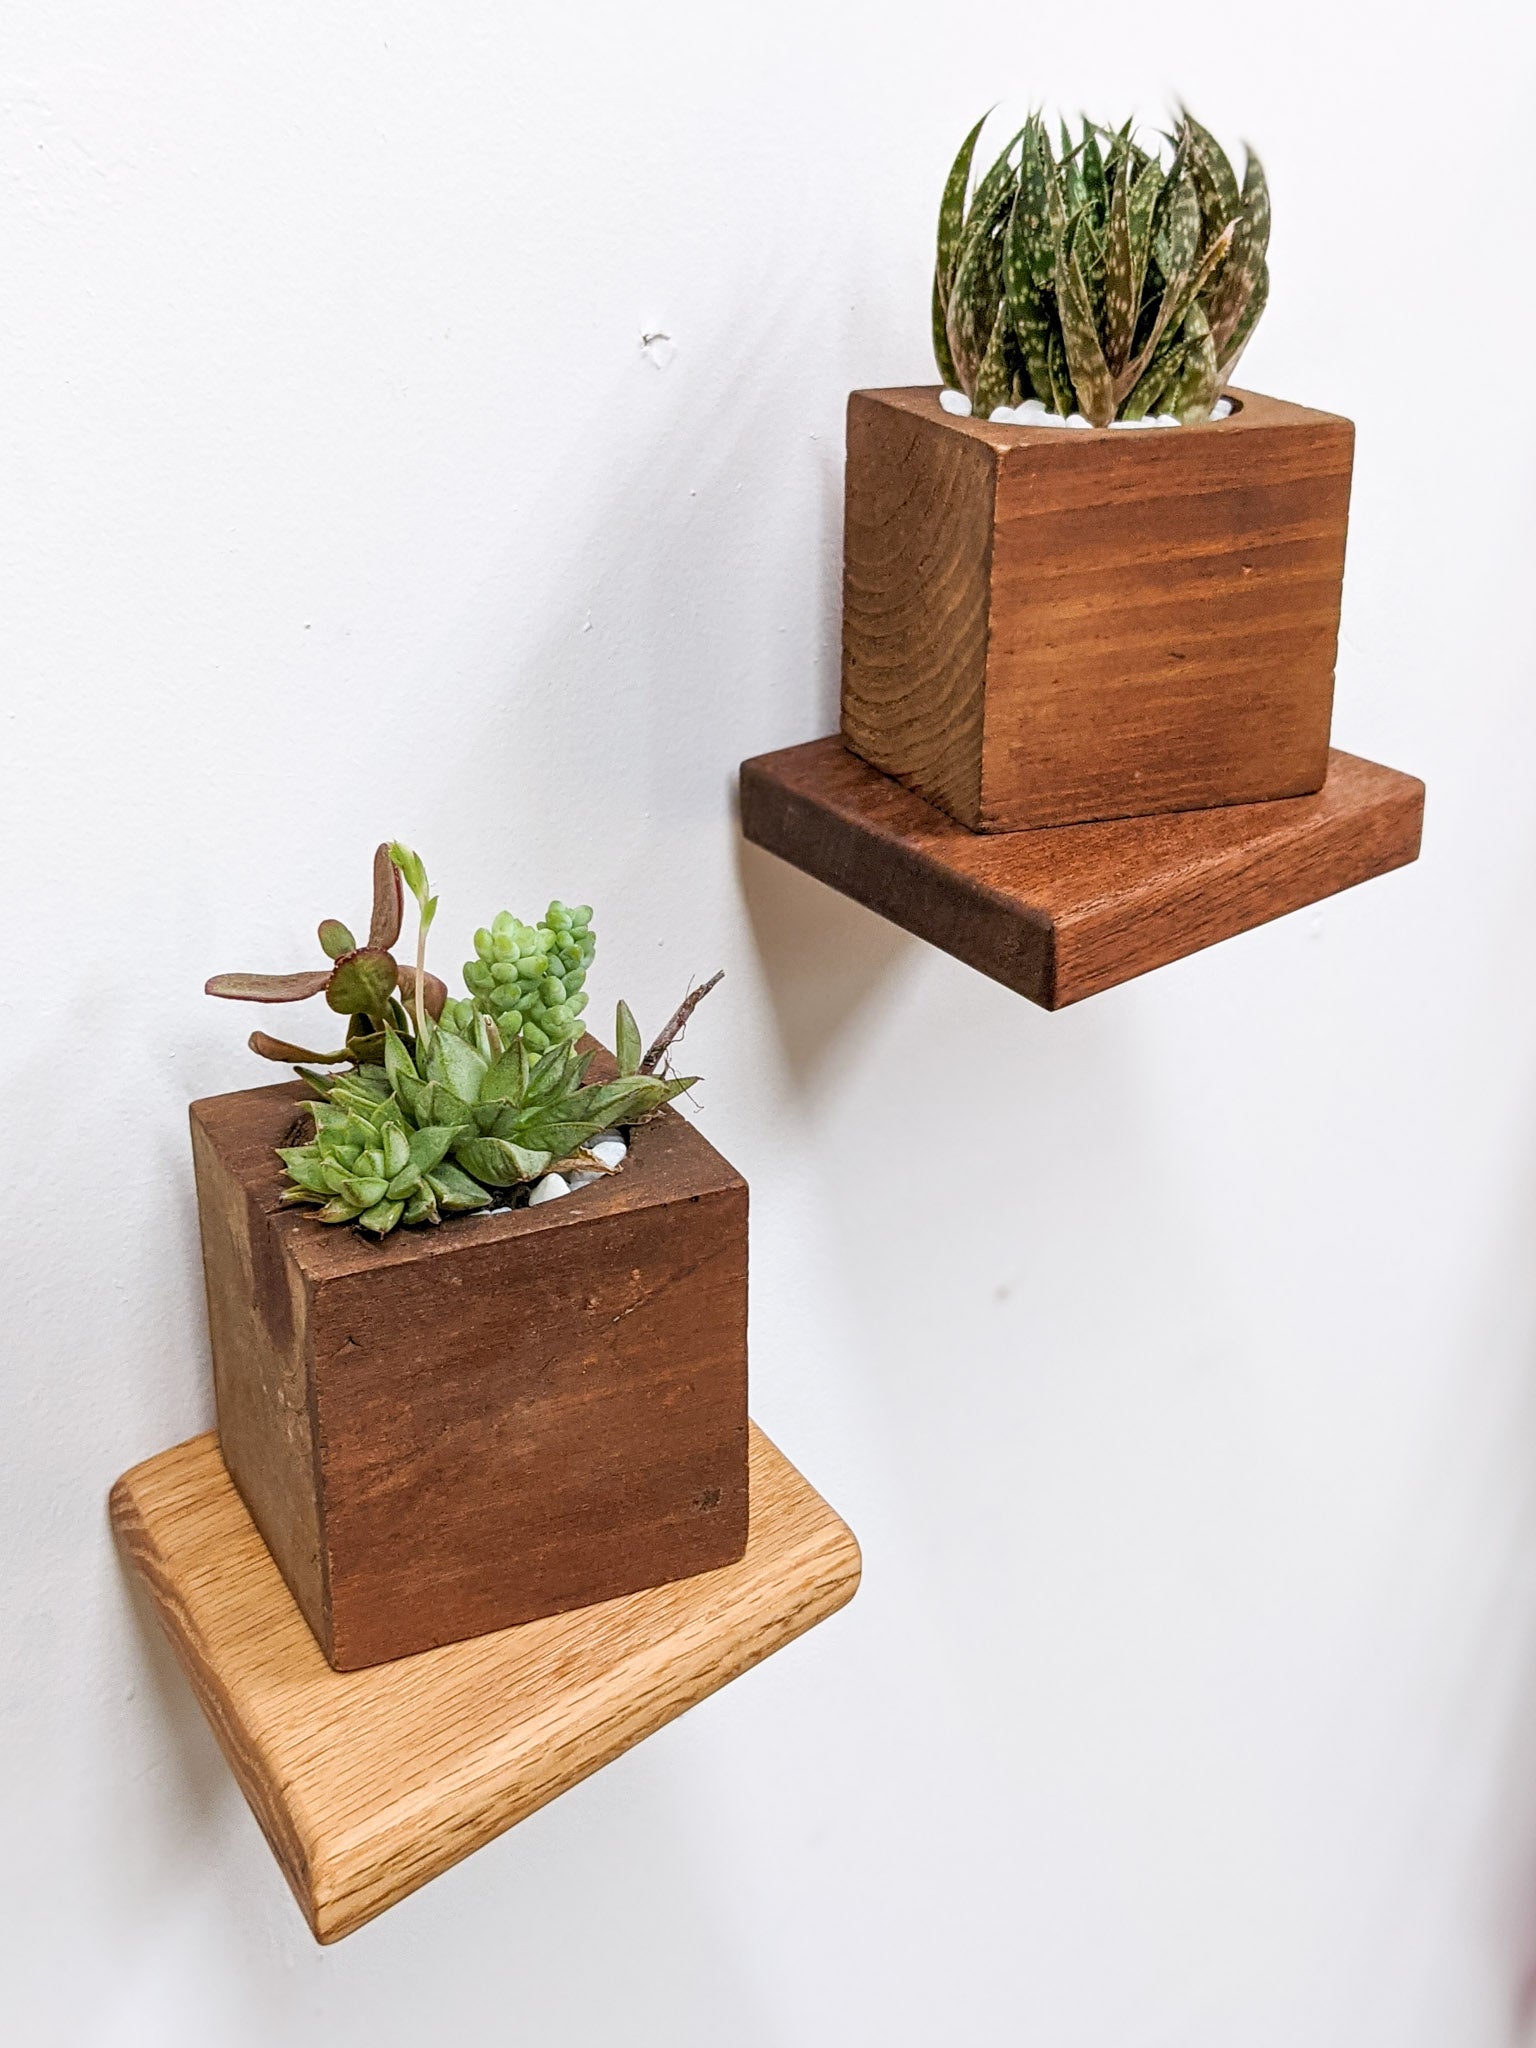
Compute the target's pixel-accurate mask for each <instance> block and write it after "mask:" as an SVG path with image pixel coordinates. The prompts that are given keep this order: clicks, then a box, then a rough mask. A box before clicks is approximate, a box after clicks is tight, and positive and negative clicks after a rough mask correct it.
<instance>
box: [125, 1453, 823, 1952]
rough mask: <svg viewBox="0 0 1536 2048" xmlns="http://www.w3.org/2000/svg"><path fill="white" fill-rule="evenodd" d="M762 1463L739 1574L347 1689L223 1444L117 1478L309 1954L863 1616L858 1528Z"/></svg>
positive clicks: (347, 1677)
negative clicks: (695, 1712)
mask: <svg viewBox="0 0 1536 2048" xmlns="http://www.w3.org/2000/svg"><path fill="white" fill-rule="evenodd" d="M750 1458H751V1489H752V1494H751V1499H752V1508H751V1527H750V1533H749V1536H748V1542H747V1551H746V1555H745V1556H744V1557H743V1558H742V1559H741V1560H740V1562H739V1563H737V1564H734V1565H729V1566H727V1567H726V1568H725V1569H724V1570H721V1571H714V1572H706V1573H702V1574H701V1575H700V1576H698V1577H697V1578H692V1579H682V1580H678V1581H675V1582H674V1583H673V1584H671V1585H666V1586H655V1587H651V1588H649V1589H648V1590H647V1591H645V1592H643V1593H635V1594H631V1595H629V1596H628V1597H627V1598H625V1599H622V1600H611V1601H607V1602H605V1603H604V1604H603V1605H601V1606H598V1607H589V1608H584V1609H581V1610H579V1611H578V1612H575V1613H571V1614H560V1615H553V1616H550V1617H549V1618H548V1619H546V1620H543V1621H534V1622H528V1623H525V1624H524V1625H523V1626H522V1627H520V1628H512V1629H503V1630H501V1631H499V1632H498V1633H496V1634H494V1635H489V1636H477V1637H474V1638H472V1639H471V1640H470V1641H468V1642H463V1643H451V1644H448V1645H446V1646H445V1647H443V1648H442V1649H437V1650H429V1651H426V1652H424V1653H423V1654H421V1655H420V1656H416V1657H406V1658H402V1659H400V1660H399V1661H398V1662H396V1663H393V1664H382V1665H376V1666H374V1667H372V1668H371V1669H369V1670H366V1671H353V1672H336V1671H332V1670H331V1668H330V1666H329V1665H328V1664H327V1663H326V1662H325V1659H324V1657H323V1656H322V1655H321V1653H320V1649H319V1646H318V1644H317V1643H316V1642H315V1640H314V1638H313V1636H312V1635H311V1634H310V1632H309V1629H308V1626H307V1625H306V1623H305V1622H304V1620H303V1617H302V1616H301V1615H300V1613H299V1610H298V1608H297V1607H296V1606H295V1605H294V1602H293V1599H292V1596H291V1595H290V1594H289V1592H288V1589H287V1587H286V1586H285V1585H284V1583H283V1581H282V1578H281V1576H280V1575H279V1573H278V1571H277V1567H276V1566H275V1565H274V1564H273V1562H272V1559H271V1557H270V1556H269V1555H268V1553H267V1550H266V1547H265V1545H264V1544H263V1543H262V1541H261V1538H260V1536H259V1535H258V1534H257V1532H256V1529H255V1526H254V1524H253V1523H252V1522H251V1520H250V1517H249V1515H248V1514H247V1513H246V1510H245V1507H244V1504H243V1503H242V1502H241V1500H240V1497H239V1495H238V1494H237V1493H236V1491H235V1488H234V1485H233V1483H232V1482H231V1480H230V1478H229V1475H228V1473H227V1472H226V1471H225V1469H224V1464H223V1460H222V1459H221V1458H220V1456H219V1450H218V1440H217V1437H216V1436H215V1435H214V1434H213V1432H211V1431H210V1432H209V1433H208V1434H206V1435H204V1436H200V1437H194V1438H192V1439H191V1441H190V1442H188V1443H184V1444H179V1445H177V1446H176V1447H175V1448H174V1449H171V1450H168V1451H163V1452H161V1453H160V1454H159V1455H158V1456H157V1457H154V1458H150V1459H148V1460H147V1461H146V1462H144V1463H143V1464H140V1465H136V1466H135V1467H134V1468H133V1469H132V1471H130V1472H127V1473H125V1474H124V1475H123V1477H122V1478H121V1479H119V1480H118V1482H117V1484H116V1485H115V1486H114V1487H113V1489H112V1496H111V1516H112V1523H113V1527H114V1529H115V1531H116V1533H117V1536H118V1538H119V1541H120V1542H121V1544H122V1547H123V1550H124V1553H125V1556H126V1558H127V1560H128V1562H129V1564H130V1565H131V1567H132V1569H133V1572H134V1574H135V1575H136V1577H137V1578H138V1579H139V1581H140V1582H141V1583H142V1584H143V1585H144V1587H145V1589H146V1591H147V1592H148V1594H149V1597H150V1599H151V1601H152V1602H153V1604H154V1607H155V1609H156V1612H157V1615H158V1618H159V1620H160V1623H161V1625H162V1626H163V1628H164V1629H165V1632H166V1634H167V1635H168V1636H169V1638H170V1641H171V1645H172V1648H173V1649H174V1651H175V1653H176V1656H177V1659H178V1661H179V1662H180V1664H181V1666H182V1668H183V1670H184V1671H185V1672H186V1674H187V1677H188V1678H189V1680H190V1681H191V1684H192V1688H193V1691H194V1692H195V1693H196V1695H197V1698H198V1701H199V1703H200V1705H201V1706H202V1708H203V1711H204V1713H205V1715H206V1716H207V1718H208V1721H209V1724H210V1726H211V1727H212V1729H213V1732H214V1735H215V1736H216V1737H217V1739H218V1742H219V1746H220V1748H221V1749H222V1750H223V1752H224V1755H225V1758H226V1760H227V1761H228V1763H229V1765H230V1767H231V1769H232V1770H233V1772H234V1774H235V1777H236V1779H237V1780H238V1782H239V1784H240V1787H241V1790H242V1791H243V1792H244V1794H245V1796H246V1799H247V1801H248V1802H249V1804H250V1806H251V1809H252V1811H253V1812H254V1814H255V1816H256V1818H257V1820H258V1822H259V1823H260V1825H261V1828H262V1831H263V1833H264V1834H265V1835H266V1837H267V1840H268V1843H269V1845H270V1846H271V1848H272V1851H273V1854H274V1855H275V1856H276V1858H277V1860H278V1863H279V1865H280V1866H281V1868H282V1870H283V1874H284V1876H285V1877H286V1878H287V1880H288V1883H289V1885H290V1887H291V1888H292V1890H293V1893H294V1896H295V1898H296V1899H297V1900H298V1902H299V1905H300V1908H301V1909H302V1910H303V1912H304V1915H305V1918H306V1919H307V1920H308V1922H309V1925H310V1929H311V1931H312V1933H313V1934H314V1936H315V1938H316V1940H318V1941H321V1942H332V1941H337V1940H340V1939H341V1937H342V1936H343V1935H346V1934H350V1933H352V1932H353V1931H354V1930H355V1929H356V1928H358V1927H360V1926H362V1925H363V1924H364V1923H365V1922H366V1921H368V1920H371V1919H372V1918H373V1917H374V1916H375V1915H376V1914H378V1913H381V1912H383V1911H384V1910H385V1908H386V1907H388V1906H391V1905H394V1904H395V1903H396V1902H397V1901H398V1900H399V1899H402V1898H404V1897H405V1896H406V1895H407V1894H408V1893H410V1892H412V1891H414V1890H416V1889H417V1887H418V1886H420V1885H423V1884H425V1883H427V1882H428V1881H429V1880H430V1879H431V1878H433V1877H436V1876H438V1875H439V1874H440V1873H441V1872H442V1871H444V1870H447V1869H448V1868H450V1867H451V1866H452V1865H453V1864H455V1863H458V1862H460V1861H461V1860H462V1859H463V1858H464V1857H465V1856H468V1855H470V1854H471V1853H472V1852H473V1851H474V1850H476V1849H478V1848H481V1847H482V1846H483V1845H484V1844H485V1843H486V1842H489V1841H491V1840H493V1839H494V1838H495V1836H497V1835H499V1834H501V1833H503V1832H504V1831H505V1830H506V1829H507V1828H509V1827H511V1826H513V1825H515V1823H516V1822H518V1821H520V1820H522V1819H525V1818H526V1817H527V1815H528V1814H530V1813H532V1812H534V1811H535V1810H536V1809H537V1808H539V1807H540V1806H543V1805H545V1804H547V1803H548V1801H550V1800H551V1799H554V1798H556V1797H557V1796H558V1795H559V1794H560V1793H561V1792H564V1791H567V1790H568V1789H569V1788H570V1787H571V1786H572V1785H575V1784H577V1783H578V1782H579V1781H580V1780H581V1779H582V1778H585V1777H587V1776H589V1775H590V1774H591V1773H592V1772H594V1771H596V1770H599V1769H601V1768H602V1766H603V1765H604V1764H606V1763H611V1762H612V1761H613V1760H614V1759H615V1758H616V1757H618V1756H620V1755H622V1754H623V1752H624V1751H625V1750H626V1749H629V1748H630V1747H632V1746H633V1745H634V1744H635V1743H637V1742H639V1741H641V1740H642V1739H643V1738H644V1737H645V1736H647V1735H650V1734H653V1733H654V1732H655V1731H656V1730H657V1729H658V1728H661V1727H663V1726H664V1725H665V1724H666V1723H667V1722H668V1721H671V1720H673V1719H675V1718H676V1716H677V1715H679V1714H681V1713H683V1712H685V1711H686V1710H687V1708H689V1707H691V1706H694V1705H696V1704H697V1703H698V1702H699V1701H700V1700H702V1699H705V1698H707V1697H708V1696H709V1694H710V1693H712V1692H715V1691H717V1690H718V1689H719V1688H720V1687H721V1686H723V1685H726V1684H728V1683H729V1681H730V1680H731V1679H733V1678H737V1677H739V1676H740V1675H741V1674H742V1673H743V1672H745V1671H748V1670H750V1669H751V1668H752V1666H753V1665H754V1664H758V1663H760V1662H762V1660H763V1659H764V1658H766V1657H769V1656H771V1655H772V1654H773V1652H774V1651H775V1650H779V1649H782V1648H783V1647H784V1646H785V1644H787V1643H789V1642H792V1641H793V1640H794V1638H795V1637H796V1636H799V1635H802V1634H804V1633H805V1631H806V1630H807V1629H809V1628H812V1627H814V1626H815V1624H816V1623H817V1622H819V1621H823V1620H825V1619H826V1617H827V1616H828V1615H830V1614H833V1613H835V1612H836V1611H837V1609H838V1608H840V1607H842V1606H844V1605H846V1603H847V1602H848V1601H849V1600H851V1599H852V1597H853V1595H854V1593H855V1591H856V1590H857V1588H858V1584H859V1575H860V1569H861V1566H860V1557H859V1547H858V1544H857V1542H856V1541H855V1539H854V1536H853V1534H852V1532H851V1531H850V1530H849V1529H848V1527H847V1526H846V1524H845V1523H844V1522H842V1521H841V1519H840V1518H839V1517H838V1516H837V1515H836V1514H834V1513H833V1511H832V1509H831V1508H829V1507H828V1506H827V1504H826V1502H825V1501H824V1500H822V1499H821V1497H820V1495H819V1494H817V1493H816V1492H815V1490H814V1489H813V1488H812V1487H811V1486H810V1485H809V1484H808V1482H807V1481H806V1480H805V1479H803V1478H802V1477H801V1475H800V1474H799V1473H798V1472H797V1471H796V1470H795V1468H794V1467H793V1466H792V1465H791V1464H790V1463H789V1461H788V1460H787V1459H786V1458H785V1457H784V1456H783V1455H782V1454H781V1453H780V1452H779V1451H778V1450H776V1449H775V1447H774V1446H773V1445H772V1444H771V1443H770V1442H769V1441H768V1439H767V1438H766V1437H765V1436H764V1435H763V1434H762V1433H761V1431H759V1430H758V1429H757V1427H756V1426H755V1425H753V1426H752V1428H751V1448H750ZM447 1728H452V1729H453V1730H454V1731H455V1732H454V1736H453V1739H452V1741H451V1742H448V1741H446V1740H445V1734H444V1731H445V1729H447Z"/></svg>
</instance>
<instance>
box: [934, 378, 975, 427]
mask: <svg viewBox="0 0 1536 2048" xmlns="http://www.w3.org/2000/svg"><path fill="white" fill-rule="evenodd" d="M939 403H940V405H942V406H943V408H944V410H945V411H946V412H952V413H953V414H954V415H955V417H956V418H957V419H962V420H968V419H969V418H970V416H971V401H970V400H969V399H968V398H967V397H966V395H965V393H964V392H963V391H951V390H950V388H949V386H948V385H947V384H946V385H945V386H944V389H943V390H942V391H941V392H940V393H939Z"/></svg>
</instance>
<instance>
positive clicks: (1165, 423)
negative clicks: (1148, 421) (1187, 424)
mask: <svg viewBox="0 0 1536 2048" xmlns="http://www.w3.org/2000/svg"><path fill="white" fill-rule="evenodd" d="M1152 424H1153V426H1154V427H1179V426H1182V425H1183V424H1184V423H1183V421H1182V420H1181V419H1180V418H1179V416H1178V414H1177V413H1176V412H1160V413H1158V414H1157V415H1156V416H1155V417H1154V419H1153V421H1152Z"/></svg>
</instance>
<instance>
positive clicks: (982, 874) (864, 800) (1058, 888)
mask: <svg viewBox="0 0 1536 2048" xmlns="http://www.w3.org/2000/svg"><path fill="white" fill-rule="evenodd" d="M1423 819H1424V785H1423V783H1422V782H1420V781H1419V780H1418V779H1417V778H1416V777H1415V776H1412V775H1402V774H1399V773H1398V772H1397V770H1395V769H1392V768H1382V767H1379V766H1378V765H1377V764H1376V763H1375V762H1374V761H1363V760H1360V759H1359V758H1358V757H1357V756H1355V755H1353V754H1344V753H1340V752H1339V751H1338V749H1337V748H1335V749H1334V750H1333V751H1332V752H1331V753H1330V754H1329V757H1328V779H1327V780H1326V782H1325V783H1324V784H1323V787H1322V788H1321V789H1320V790H1319V791H1318V792H1317V793H1316V795H1314V796H1299V797H1286V798H1282V799H1278V800H1276V801H1274V802H1269V803H1255V804H1228V805H1222V806H1220V807H1217V808H1213V809H1209V810H1199V811H1165V812H1162V813H1161V814H1159V815H1158V816H1155V817H1146V818H1117V819H1113V820H1110V821H1108V822H1105V823H1100V824H1090V825H1058V826H1051V827H1047V828H1043V829H1040V830H1035V831H1023V832H972V831H970V830H968V829H967V828H966V827H965V826H964V825H961V824H957V823H956V822H955V820H954V819H952V818H950V817H948V816H947V815H946V814H945V813H944V812H943V811H940V810H938V809H936V808H935V807H934V806H933V805H932V804H929V803H927V802H925V801H924V799H923V798H921V797H919V796H915V795H914V794H913V793H912V792H911V791H910V790H908V789H905V788H903V787H902V785H901V784H900V783H897V782H893V781H892V780H891V779H890V778H889V777H888V776H885V775H882V774H880V773H879V772H878V770H876V769H874V768H871V767H869V766H868V765H867V763H865V762H864V761H862V760H860V759H859V758H858V757H857V756H856V755H854V754H852V753H850V752H849V751H848V749H847V748H846V747H845V746H844V745H843V743H842V741H841V740H840V739H839V738H837V737H835V736H834V737H832V738H830V739H823V740H812V741H810V742H809V743H808V744H806V745H804V746H798V747H785V748H783V749H782V750H781V751H780V752H778V753H774V754H760V755H758V756H757V758H756V759H755V760H751V761H746V762H743V764H742V770H741V828H742V831H743V833H744V834H745V836H746V837H747V838H748V839H749V840H750V841H752V843H753V844H754V845H757V846H761V847H765V848H766V849H767V850H768V852H770V853H776V854H778V856H779V857H780V859H782V860H787V861H788V862H790V863H791V865H792V866H794V867H797V868H800V869H803V871H804V872H805V873H806V874H808V875H814V876H815V878H816V879H817V880H818V881H820V882H825V883H826V884H827V885H828V887H829V888H833V889H837V890H840V891H841V893H842V894H843V895H845V896H851V897H852V898H853V900H854V902H855V903H861V904H863V906H864V907H865V909H866V910H873V911H877V912H878V913H879V915H880V916H882V917H886V918H889V919H890V921H891V922H892V923H893V924H897V925H900V926H901V927H902V929H903V930H904V931H909V932H911V933H913V934H914V935H915V936H916V937H918V938H920V939H926V940H928V941H929V943H930V944H931V945H935V946H939V947H942V949H943V950H944V951H945V952H946V953H952V954H954V956H955V957H956V958H957V959H960V960H964V961H966V962H967V963H968V964H969V965H970V966H972V967H976V968H978V969H979V970H980V971H981V972H982V973H983V974H988V975H990V976H991V977H992V979H993V980H994V981H1000V982H1002V983H1003V985H1004V987H1006V988H1011V989H1014V990H1016V991H1017V992H1018V993H1019V994H1020V995H1022V996H1028V997H1029V999H1030V1001H1031V1002H1035V1003H1039V1004H1041V1005H1042V1006H1043V1007H1044V1008H1045V1009H1047V1010H1060V1009H1064V1008H1065V1007H1066V1006H1067V1004H1068V1003H1075V1002H1080V1001H1081V1000H1082V998H1083V997H1084V996H1091V995H1097V994H1098V993H1099V992H1100V991H1101V990H1103V989H1107V988H1114V987H1115V986H1116V985H1117V984H1118V983H1120V982H1122V981H1130V980H1132V979H1133V978H1134V977H1135V976H1136V975H1138V974H1146V973H1147V972H1149V970H1150V969H1152V968H1154V967H1163V966H1166V965H1167V964H1168V962H1169V961H1172V960H1181V959H1183V958H1184V957H1185V955H1186V954H1189V953H1197V952H1199V951H1200V950H1201V948H1202V947H1205V946H1211V945H1215V944H1216V942H1217V941H1218V940H1220V939H1229V938H1233V937H1235V936H1236V934H1237V933H1238V932H1244V931H1249V930H1251V929H1252V928H1253V927H1254V926H1255V925H1260V924H1266V923H1268V921H1269V920H1270V919H1271V918H1275V917H1282V916H1284V915H1285V913H1286V912H1287V911H1291V910H1299V909H1301V908H1302V907H1303V906H1304V905H1305V904H1308V903H1316V902H1317V901H1319V900H1320V899H1321V898H1322V897H1324V896H1333V895H1336V894H1337V893H1338V892H1339V891H1340V890H1341V889H1352V888H1353V887H1354V886H1355V885H1356V884H1357V883H1359V882H1367V881H1370V880H1371V878H1372V877H1373V876H1375V875H1383V874H1386V873H1388V872H1389V871H1390V870H1391V869H1393V868H1399V867H1405V866H1406V865H1407V864H1408V863H1409V862H1410V861H1412V860H1415V859H1416V858H1417V857H1418V851H1419V836H1420V832H1421V829H1422V826H1423Z"/></svg>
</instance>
